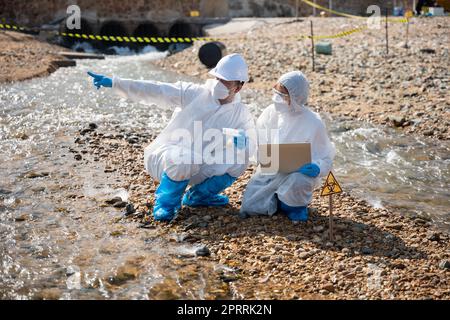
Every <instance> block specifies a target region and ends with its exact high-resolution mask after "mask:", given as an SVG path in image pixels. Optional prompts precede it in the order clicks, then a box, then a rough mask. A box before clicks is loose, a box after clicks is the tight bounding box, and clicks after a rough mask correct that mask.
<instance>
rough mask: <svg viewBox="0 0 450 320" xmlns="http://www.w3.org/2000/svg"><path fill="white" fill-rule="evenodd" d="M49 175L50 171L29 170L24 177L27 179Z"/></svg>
mask: <svg viewBox="0 0 450 320" xmlns="http://www.w3.org/2000/svg"><path fill="white" fill-rule="evenodd" d="M48 175H49V173H48V172H35V171H31V172H28V173H26V174H25V175H24V178H27V179H34V178H42V177H47V176H48Z"/></svg>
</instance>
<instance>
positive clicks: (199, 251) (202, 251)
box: [195, 246, 211, 257]
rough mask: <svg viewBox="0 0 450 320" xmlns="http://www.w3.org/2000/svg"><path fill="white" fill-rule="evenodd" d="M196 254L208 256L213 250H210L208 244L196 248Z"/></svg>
mask: <svg viewBox="0 0 450 320" xmlns="http://www.w3.org/2000/svg"><path fill="white" fill-rule="evenodd" d="M195 255H196V256H198V257H207V256H209V255H211V252H210V251H209V249H208V247H207V246H202V247H200V248H198V249H197V250H195Z"/></svg>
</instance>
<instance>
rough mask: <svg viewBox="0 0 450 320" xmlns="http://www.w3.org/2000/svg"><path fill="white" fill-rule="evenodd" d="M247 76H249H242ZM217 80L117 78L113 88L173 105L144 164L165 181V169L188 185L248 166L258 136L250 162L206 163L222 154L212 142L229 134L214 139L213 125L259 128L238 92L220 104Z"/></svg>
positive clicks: (122, 93)
mask: <svg viewBox="0 0 450 320" xmlns="http://www.w3.org/2000/svg"><path fill="white" fill-rule="evenodd" d="M238 67H239V66H238ZM235 69H236V68H235ZM214 71H217V70H216V69H214V70H212V71H211V72H210V73H211V74H213V75H217V72H216V73H214ZM221 71H222V72H221V74H225V76H223V77H222V79H223V78H226V72H224V70H221ZM225 71H226V70H225ZM238 71H239V70H238ZM241 73H242V71H241ZM217 76H220V74H219V75H217ZM224 80H226V79H224ZM246 80H248V79H244V78H243V79H242V81H246ZM215 84H217V80H212V79H211V80H207V81H206V83H205V84H193V83H188V82H181V81H179V82H177V83H173V84H171V83H162V82H157V81H137V80H127V79H121V78H119V77H114V78H113V91H114V92H115V93H117V94H118V95H120V96H121V97H124V98H129V99H131V100H133V101H136V102H141V103H144V104H156V105H158V106H159V107H162V108H173V109H174V113H173V115H172V118H171V120H170V122H169V123H168V125H167V127H166V128H165V129H164V130H163V131H162V132H161V133H160V134H159V136H158V137H157V138H156V139H155V140H154V141H153V142H152V143H151V144H150V145H149V146H147V147H146V148H145V151H144V165H145V169H146V170H147V172H148V173H149V174H150V176H151V177H153V178H154V179H155V180H157V181H161V177H162V174H163V173H164V172H165V173H166V174H167V175H168V176H169V178H170V179H172V180H174V181H182V180H189V184H191V185H196V184H199V183H201V182H202V181H204V180H205V179H207V178H210V177H212V176H221V175H224V174H226V173H228V174H229V175H230V176H232V177H238V176H239V175H241V174H242V172H243V171H244V170H245V169H246V167H247V165H248V157H249V152H248V149H249V148H253V149H254V148H256V141H254V139H251V140H250V141H249V143H248V145H247V147H246V150H243V152H244V154H245V155H246V157H245V162H242V161H241V162H238V161H234V162H230V161H228V162H227V161H224V162H225V163H217V162H218V161H216V163H214V161H209V162H208V161H206V162H205V159H206V160H207V159H208V157H211V156H213V155H214V154H215V153H217V149H215V150H214V151H212V152H211V149H213V148H212V147H211V145H216V146H217V144H218V145H222V143H223V140H222V139H223V138H224V137H223V135H221V136H219V137H217V136H214V139H213V138H212V137H211V136H208V129H217V130H216V131H215V132H222V129H223V128H233V129H242V130H245V131H247V130H250V131H251V130H253V131H254V130H255V124H254V120H253V117H252V115H251V114H250V112H249V110H248V109H247V107H246V106H245V105H244V104H243V103H241V99H240V95H239V93H237V94H236V96H235V98H234V100H233V101H232V102H231V103H228V104H224V105H221V104H220V103H219V101H218V100H217V99H215V98H214V97H213V95H212V93H213V91H214V88H215ZM216 87H217V86H216ZM186 138H189V139H186ZM183 139H184V140H183ZM216 140H217V141H216ZM208 145H209V147H208ZM252 146H253V147H252ZM222 149H223V152H224V153H225V152H230V149H234V148H230V145H228V146H227V145H226V144H224V147H223V148H222ZM231 152H233V151H232V150H231ZM237 152H239V150H238V151H237ZM211 153H212V155H211ZM186 154H188V155H189V156H188V158H190V161H185V162H187V163H180V162H179V161H178V162H177V161H176V158H177V157H180V155H186ZM199 160H200V161H199Z"/></svg>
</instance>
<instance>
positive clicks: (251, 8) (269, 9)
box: [229, 0, 412, 17]
mask: <svg viewBox="0 0 450 320" xmlns="http://www.w3.org/2000/svg"><path fill="white" fill-rule="evenodd" d="M310 1H311V2H313V0H310ZM395 2H396V4H397V5H399V4H401V3H405V5H410V6H411V7H412V1H409V0H405V1H403V0H397V1H395ZM316 3H317V4H319V5H321V6H323V7H326V8H328V7H329V0H316ZM298 4H299V6H298V9H299V10H298V11H299V16H310V15H312V14H313V8H312V7H311V6H309V5H308V4H306V3H304V2H302V1H298ZM370 5H378V6H379V7H380V8H381V9H382V12H384V10H385V8H393V6H394V0H391V1H389V0H388V1H383V0H332V7H333V10H336V11H340V12H345V13H350V14H355V15H365V13H366V10H367V7H368V6H370ZM229 10H230V16H233V17H251V16H256V17H292V16H295V14H296V0H229ZM320 11H321V10H320V9H316V14H317V15H318V14H319V13H320ZM390 12H392V10H391V11H390Z"/></svg>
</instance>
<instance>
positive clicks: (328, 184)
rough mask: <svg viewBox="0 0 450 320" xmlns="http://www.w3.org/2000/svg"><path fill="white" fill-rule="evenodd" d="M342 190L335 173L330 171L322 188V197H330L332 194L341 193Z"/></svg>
mask: <svg viewBox="0 0 450 320" xmlns="http://www.w3.org/2000/svg"><path fill="white" fill-rule="evenodd" d="M341 192H342V188H341V186H340V185H339V183H338V182H337V180H336V178H335V177H334V175H333V173H332V172H331V171H330V173H329V174H328V177H327V180H326V181H325V184H324V186H323V188H322V192H321V194H320V195H321V196H322V197H324V196H328V195H330V194H336V193H341Z"/></svg>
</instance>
